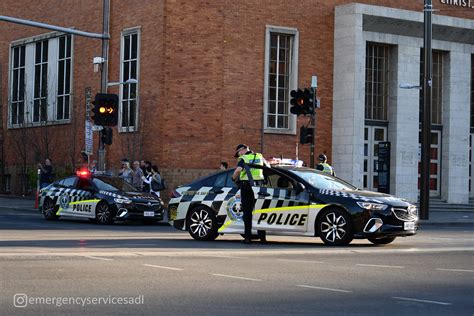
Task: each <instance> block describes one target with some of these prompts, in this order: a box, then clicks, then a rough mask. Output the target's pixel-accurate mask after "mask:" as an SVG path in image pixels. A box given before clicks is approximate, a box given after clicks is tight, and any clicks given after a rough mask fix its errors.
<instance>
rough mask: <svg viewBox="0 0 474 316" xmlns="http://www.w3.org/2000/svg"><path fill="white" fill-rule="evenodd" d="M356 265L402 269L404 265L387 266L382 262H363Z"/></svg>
mask: <svg viewBox="0 0 474 316" xmlns="http://www.w3.org/2000/svg"><path fill="white" fill-rule="evenodd" d="M356 266H360V267H374V268H393V269H404V268H405V267H404V266H387V265H382V264H364V263H357V264H356Z"/></svg>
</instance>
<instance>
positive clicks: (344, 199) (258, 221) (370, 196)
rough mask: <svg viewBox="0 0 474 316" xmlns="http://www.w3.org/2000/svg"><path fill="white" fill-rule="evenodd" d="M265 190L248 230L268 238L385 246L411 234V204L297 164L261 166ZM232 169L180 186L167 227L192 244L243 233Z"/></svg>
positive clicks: (258, 189)
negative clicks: (183, 232) (366, 242)
mask: <svg viewBox="0 0 474 316" xmlns="http://www.w3.org/2000/svg"><path fill="white" fill-rule="evenodd" d="M253 167H254V168H262V169H263V174H264V177H265V180H264V184H263V186H255V187H254V188H253V190H254V193H255V198H256V201H257V202H256V205H255V210H254V212H253V220H252V229H253V233H255V234H257V230H264V231H266V233H267V235H287V236H291V235H293V236H308V237H314V236H316V237H317V236H319V237H320V238H321V239H322V241H323V242H324V243H325V244H328V245H347V244H349V243H350V242H351V241H352V240H353V239H354V238H358V239H368V240H370V241H371V242H372V243H374V244H388V243H391V242H392V241H394V240H395V238H396V237H398V236H410V235H415V234H416V230H417V229H418V210H417V208H416V206H415V205H413V204H410V203H409V202H407V201H405V200H403V199H400V198H396V197H394V196H391V195H388V194H382V193H377V192H371V191H363V190H359V189H357V188H356V187H354V186H352V185H351V184H349V183H347V182H345V181H343V180H341V179H339V178H336V177H333V176H330V175H328V174H326V173H322V172H320V171H317V170H314V169H310V168H305V167H295V166H274V167H260V166H253ZM233 172H234V169H230V170H227V171H222V172H218V173H215V174H212V175H209V176H206V177H203V178H201V179H199V180H196V181H194V182H192V183H190V184H187V185H183V186H180V187H178V188H177V189H176V190H175V191H174V192H173V193H172V199H171V200H170V202H169V204H168V211H169V216H170V224H171V225H172V226H174V227H175V228H177V229H180V230H188V231H189V233H190V235H191V236H192V237H193V238H194V239H196V240H214V239H215V238H217V236H218V235H219V234H243V232H244V223H243V219H242V215H243V214H242V211H241V202H240V191H239V190H238V188H237V187H236V185H235V183H234V182H233V181H232V174H233Z"/></svg>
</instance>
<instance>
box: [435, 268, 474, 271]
mask: <svg viewBox="0 0 474 316" xmlns="http://www.w3.org/2000/svg"><path fill="white" fill-rule="evenodd" d="M436 270H438V271H453V272H474V270H464V269H438V268H437V269H436Z"/></svg>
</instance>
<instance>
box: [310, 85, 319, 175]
mask: <svg viewBox="0 0 474 316" xmlns="http://www.w3.org/2000/svg"><path fill="white" fill-rule="evenodd" d="M311 89H313V112H312V113H311V124H310V125H311V127H312V128H313V134H312V135H311V151H310V154H309V159H310V161H309V167H310V168H314V139H315V137H316V98H317V96H316V93H317V90H316V87H312V88H311Z"/></svg>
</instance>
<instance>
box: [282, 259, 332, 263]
mask: <svg viewBox="0 0 474 316" xmlns="http://www.w3.org/2000/svg"><path fill="white" fill-rule="evenodd" d="M277 260H278V261H283V262H304V263H324V262H322V261H312V260H292V259H277Z"/></svg>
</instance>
